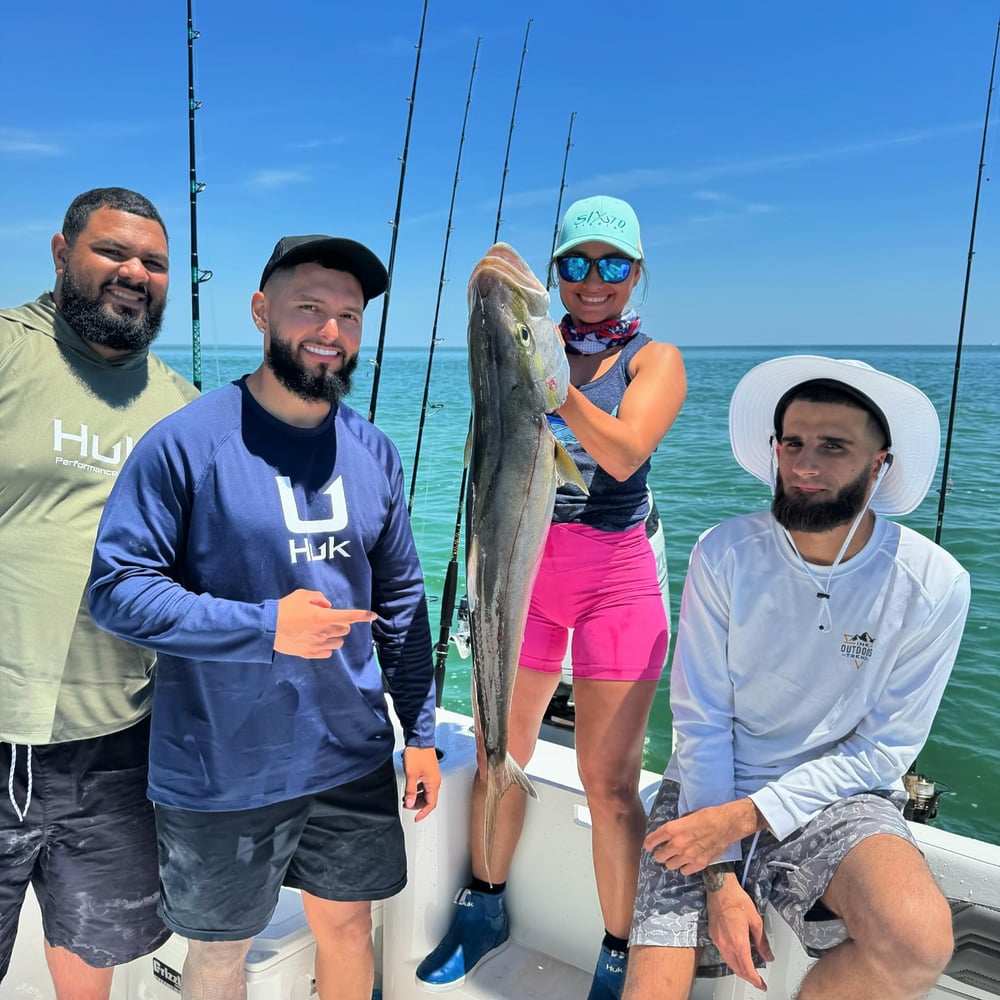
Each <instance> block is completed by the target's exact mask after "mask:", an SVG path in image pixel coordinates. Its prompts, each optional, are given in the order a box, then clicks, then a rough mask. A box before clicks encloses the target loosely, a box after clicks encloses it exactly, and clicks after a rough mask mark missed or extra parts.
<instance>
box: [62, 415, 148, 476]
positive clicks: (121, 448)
mask: <svg viewBox="0 0 1000 1000" xmlns="http://www.w3.org/2000/svg"><path fill="white" fill-rule="evenodd" d="M133 444H134V442H133V440H132V438H131V437H129V436H128V435H127V434H126V435H125V438H124V439H123V440H120V441H115V442H114V443H113V444H111V443H109V442H106V441H105V442H102V441H101V439H100V438H99V437H98V436H97V435H96V434H91V433H90V428H89V427H88V426H87V425H86V424H80V425H79V429H70V428H67V427H66V426H64V424H63V422H62V420H60V419H59V418H58V417H54V418H53V420H52V450H53V451H54V452H55V453H56V462H57V463H58V464H59V465H72V466H74V467H75V468H78V469H83V470H85V471H87V472H97V473H100V475H102V476H116V475H118V466H120V465H121V464H122V462H124V461H125V459H126V458H128V456H129V454H130V453H131V451H132V445H133ZM95 463H99V464H95Z"/></svg>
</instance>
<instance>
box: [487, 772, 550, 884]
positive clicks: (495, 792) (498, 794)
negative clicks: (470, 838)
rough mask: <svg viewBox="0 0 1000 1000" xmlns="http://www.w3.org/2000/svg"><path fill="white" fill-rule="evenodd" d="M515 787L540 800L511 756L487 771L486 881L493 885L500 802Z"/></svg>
mask: <svg viewBox="0 0 1000 1000" xmlns="http://www.w3.org/2000/svg"><path fill="white" fill-rule="evenodd" d="M513 785H517V786H518V788H520V789H521V790H522V791H524V792H526V793H527V794H528V795H530V796H531V797H532V798H533V799H537V798H538V792H536V791H535V788H534V786H533V785H532V784H531V780H530V779H529V778H528V776H527V775H526V774H525V773H524V771H523V770H522V769H521V765H520V764H518V762H517V761H516V760H514V758H513V757H511V755H510V754H507V757H506V759H505V760H503V761H502V762H501V763H499V764H496V765H490V767H489V768H487V771H486V804H485V810H484V813H485V815H484V817H483V856H484V858H485V859H486V879H487V881H488V882H489V883H490V885H492V884H493V879H492V877H491V876H490V858H491V857H492V856H493V841H494V840H495V839H496V834H497V815H498V813H499V812H500V800H501V799H502V798H503V797H504V795H505V794H506V793H507V790H508V789H509V788H511V787H512V786H513Z"/></svg>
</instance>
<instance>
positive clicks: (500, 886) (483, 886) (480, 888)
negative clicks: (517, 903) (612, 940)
mask: <svg viewBox="0 0 1000 1000" xmlns="http://www.w3.org/2000/svg"><path fill="white" fill-rule="evenodd" d="M469 888H470V889H471V890H472V891H473V892H482V893H485V895H487V896H499V895H500V893H501V892H503V891H504V889H506V888H507V883H506V882H494V883H493V884H492V885H490V883H489V882H484V881H482V879H478V878H476V877H475V875H473V876H472V881H471V882H470V883H469ZM616 940H617V939H616Z"/></svg>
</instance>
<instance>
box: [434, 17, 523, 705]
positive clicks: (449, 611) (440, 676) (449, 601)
mask: <svg viewBox="0 0 1000 1000" xmlns="http://www.w3.org/2000/svg"><path fill="white" fill-rule="evenodd" d="M531 23H532V19H531V18H530V17H529V18H528V26H527V27H526V28H525V29H524V45H523V46H522V47H521V62H520V64H519V65H518V67H517V83H516V84H515V86H514V106H513V107H512V108H511V112H510V128H509V129H508V130H507V150H506V152H505V153H504V158H503V174H502V176H501V178H500V197H499V199H498V201H497V221H496V226H495V227H494V229H493V242H494V243H496V241H497V239H498V238H499V236H500V222H501V221H502V218H503V195H504V188H505V187H506V184H507V173H508V164H509V163H510V147H511V142H512V140H513V137H514V119H515V118H516V116H517V98H518V94H520V93H521V75H522V73H523V72H524V57H525V56H526V55H527V54H528V33H529V32H530V31H531ZM469 431H470V433H471V431H472V415H471V414H470V415H469ZM468 483H469V466H468V465H465V466H463V467H462V482H461V484H460V485H459V487H458V511H457V512H456V514H455V537H454V538H453V539H452V543H451V559H450V560H449V561H448V569H447V570H446V572H445V577H444V591H443V592H442V594H441V623H440V631H439V633H438V641H437V645H436V646H435V647H434V689H435V691H436V692H437V695H436V697H437V704H438V706H439V707H440V705H441V700H442V698H443V696H444V672H445V666H446V664H447V662H448V641H449V639H450V637H451V619H452V615H453V614H454V613H455V594H456V593H457V592H458V546H459V542H460V540H461V537H462V511H463V509H464V507H465V491H466V488H467V486H468Z"/></svg>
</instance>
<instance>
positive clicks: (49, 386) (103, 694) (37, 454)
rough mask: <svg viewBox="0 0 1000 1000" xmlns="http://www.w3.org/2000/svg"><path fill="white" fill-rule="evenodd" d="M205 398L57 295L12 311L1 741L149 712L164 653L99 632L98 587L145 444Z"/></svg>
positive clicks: (1, 503) (1, 479)
mask: <svg viewBox="0 0 1000 1000" xmlns="http://www.w3.org/2000/svg"><path fill="white" fill-rule="evenodd" d="M197 394H198V393H197V390H196V389H195V388H194V387H193V386H192V385H190V384H189V383H188V382H186V381H185V380H184V379H183V378H182V377H181V376H180V375H178V374H177V373H176V372H175V371H173V370H172V369H170V368H168V367H167V366H166V365H165V364H164V363H163V362H162V361H160V360H159V358H157V357H156V356H155V355H153V354H150V353H149V352H148V351H145V350H143V351H139V352H136V353H133V354H128V355H125V356H123V357H120V358H113V359H110V360H109V359H106V358H103V357H101V356H100V355H99V354H97V353H96V352H95V351H93V350H92V349H91V348H90V346H89V345H88V344H87V342H86V341H84V340H83V339H82V338H81V337H79V336H78V335H77V334H76V333H75V332H74V331H73V330H72V328H71V327H70V326H69V325H68V324H67V323H66V322H65V320H63V318H62V317H61V316H59V315H58V313H57V312H56V308H55V303H54V301H53V299H52V296H51V295H50V294H48V293H46V294H45V295H43V296H41V297H40V298H39V299H38V300H37V301H35V302H31V303H28V304H27V305H23V306H21V307H19V308H17V309H6V310H0V739H2V740H4V741H7V742H10V743H31V744H47V743H63V742H66V741H68V740H78V739H87V738H89V737H93V736H101V735H105V734H107V733H113V732H117V731H119V730H121V729H125V728H126V727H128V726H129V725H132V724H133V723H135V722H137V721H139V720H140V719H142V718H143V717H144V716H145V715H146V714H148V712H149V701H150V683H151V674H152V668H153V661H154V656H153V654H152V653H150V652H149V651H148V650H144V649H140V648H139V647H137V646H133V645H131V644H129V643H126V642H123V641H122V640H120V639H116V638H114V637H113V636H111V635H109V634H108V633H106V632H102V631H101V630H100V629H98V628H97V626H96V625H94V623H93V622H92V621H91V619H90V615H89V613H88V611H87V600H86V585H87V578H88V576H89V573H90V560H91V552H92V549H93V544H94V537H95V535H96V534H97V525H98V521H99V520H100V516H101V511H102V509H103V507H104V502H105V500H106V499H107V496H108V493H109V492H110V490H111V487H112V485H113V484H114V481H115V478H116V477H117V475H118V470H119V469H120V468H121V465H122V463H123V462H124V461H125V459H126V457H127V456H128V454H129V452H130V451H131V449H132V446H133V445H134V443H135V442H136V441H137V440H138V439H139V437H140V436H141V435H142V434H143V433H144V432H145V431H146V430H147V429H148V428H149V427H151V426H152V425H153V424H154V423H156V422H157V420H159V419H160V418H161V417H164V416H166V415H167V414H168V413H171V412H173V411H174V410H176V409H178V408H179V407H181V406H183V405H184V404H185V403H186V402H188V401H189V400H191V399H193V398H194V397H195V396H197ZM137 515H138V512H137Z"/></svg>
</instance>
